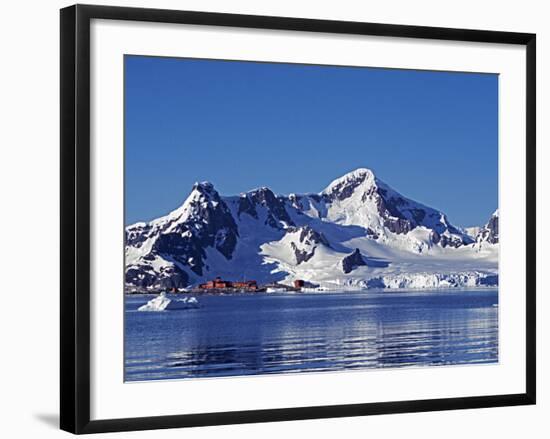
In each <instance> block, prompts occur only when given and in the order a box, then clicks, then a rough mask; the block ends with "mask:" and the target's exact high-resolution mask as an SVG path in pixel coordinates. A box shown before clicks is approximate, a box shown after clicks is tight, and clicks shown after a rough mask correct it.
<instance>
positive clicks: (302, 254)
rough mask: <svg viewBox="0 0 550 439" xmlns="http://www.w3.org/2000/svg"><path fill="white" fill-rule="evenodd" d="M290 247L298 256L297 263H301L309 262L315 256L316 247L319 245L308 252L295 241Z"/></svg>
mask: <svg viewBox="0 0 550 439" xmlns="http://www.w3.org/2000/svg"><path fill="white" fill-rule="evenodd" d="M290 247H291V248H292V250H293V251H294V257H295V258H296V264H297V265H300V264H301V263H302V262H307V261H309V260H310V259H311V258H312V257H313V256H315V249H316V248H317V247H313V248H312V249H311V251H309V252H308V251H307V250H302V249H300V248H298V246H297V245H296V244H295V243H294V242H291V243H290Z"/></svg>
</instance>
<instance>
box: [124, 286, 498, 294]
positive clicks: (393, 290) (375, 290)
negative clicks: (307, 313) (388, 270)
mask: <svg viewBox="0 0 550 439" xmlns="http://www.w3.org/2000/svg"><path fill="white" fill-rule="evenodd" d="M498 289H499V286H498V285H488V286H484V285H478V286H460V287H449V286H447V287H431V288H429V287H428V288H365V289H351V290H346V289H344V288H342V289H338V290H327V291H299V290H288V291H277V292H267V291H229V290H224V291H214V290H208V291H204V290H188V291H178V292H169V291H165V290H158V291H139V292H126V291H125V292H124V296H155V295H158V294H160V293H161V292H166V293H167V294H173V295H196V296H201V295H202V296H236V295H239V296H244V295H249V296H252V295H266V296H270V295H278V294H291V295H306V294H315V295H323V294H343V293H358V294H360V293H365V294H367V293H390V294H392V293H400V292H403V293H405V292H406V293H414V292H438V291H449V292H451V291H457V292H458V291H493V290H497V291H498Z"/></svg>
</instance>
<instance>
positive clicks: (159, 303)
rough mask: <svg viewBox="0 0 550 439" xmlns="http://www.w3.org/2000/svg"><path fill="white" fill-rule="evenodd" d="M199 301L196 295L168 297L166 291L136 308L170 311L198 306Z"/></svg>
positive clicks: (139, 309) (140, 309)
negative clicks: (176, 297) (178, 297)
mask: <svg viewBox="0 0 550 439" xmlns="http://www.w3.org/2000/svg"><path fill="white" fill-rule="evenodd" d="M198 307H199V301H198V300H197V298H196V297H184V298H182V299H170V298H168V297H167V296H166V293H160V294H159V295H158V296H157V297H155V298H154V299H151V300H150V301H149V302H147V303H146V304H145V305H142V306H140V307H139V308H138V311H166V310H168V311H170V310H176V309H189V308H198Z"/></svg>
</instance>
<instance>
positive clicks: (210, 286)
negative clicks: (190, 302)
mask: <svg viewBox="0 0 550 439" xmlns="http://www.w3.org/2000/svg"><path fill="white" fill-rule="evenodd" d="M199 288H201V289H204V290H215V289H225V288H239V289H246V290H257V289H258V283H257V282H256V281H255V280H247V281H243V282H232V281H229V280H223V279H222V278H221V277H219V276H218V277H216V279H214V280H209V281H208V282H206V283H204V284H200V285H199Z"/></svg>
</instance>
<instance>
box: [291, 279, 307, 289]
mask: <svg viewBox="0 0 550 439" xmlns="http://www.w3.org/2000/svg"><path fill="white" fill-rule="evenodd" d="M305 284H306V283H305V282H304V281H303V280H302V279H296V280H295V281H294V288H296V289H297V290H299V289H300V288H302V287H303V286H305Z"/></svg>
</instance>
